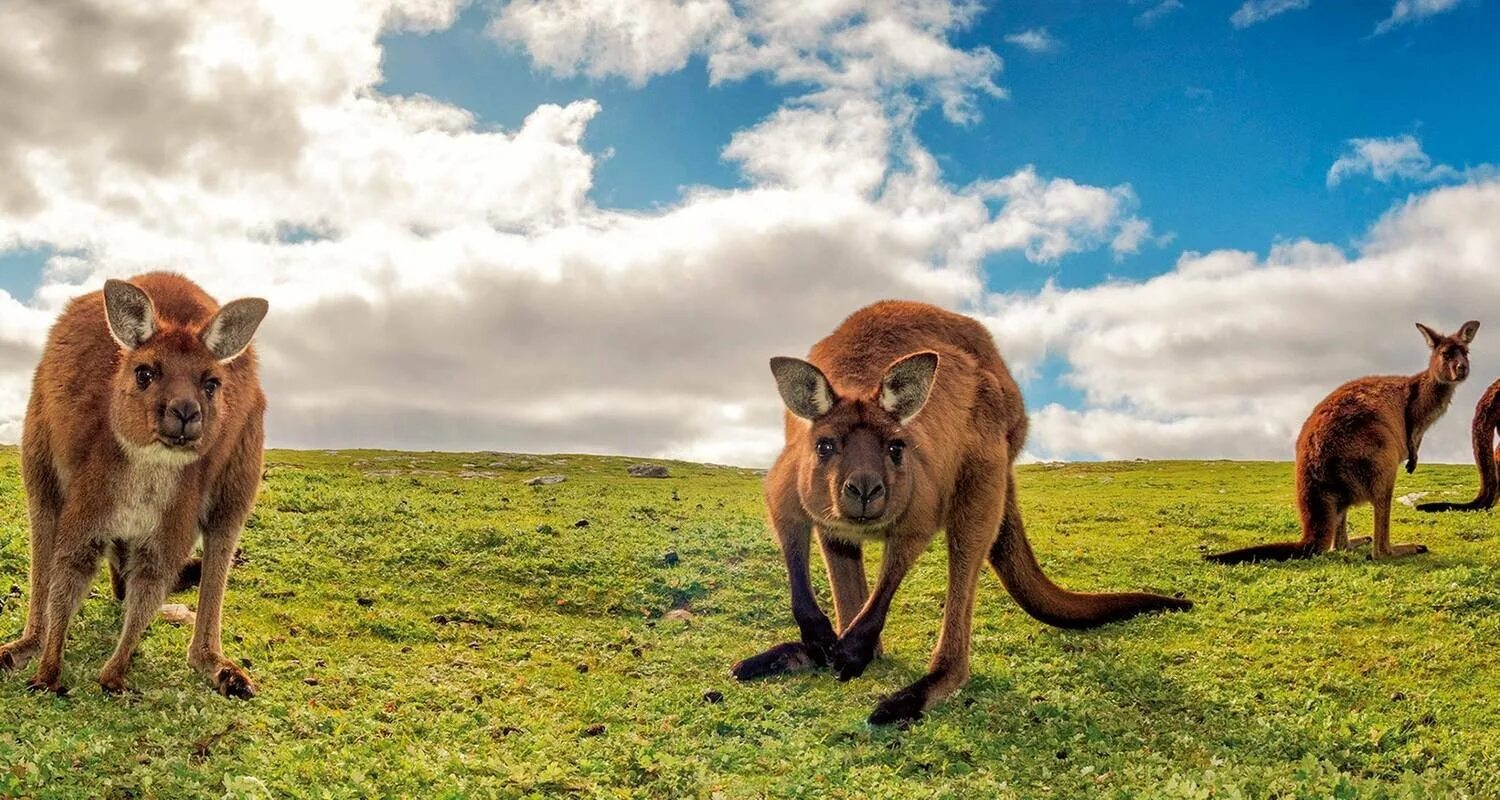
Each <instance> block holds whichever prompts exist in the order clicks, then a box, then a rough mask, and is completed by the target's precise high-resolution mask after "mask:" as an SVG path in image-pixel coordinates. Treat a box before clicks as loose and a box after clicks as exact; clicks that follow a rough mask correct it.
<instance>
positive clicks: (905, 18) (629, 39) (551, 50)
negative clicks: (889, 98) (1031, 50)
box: [489, 0, 1005, 122]
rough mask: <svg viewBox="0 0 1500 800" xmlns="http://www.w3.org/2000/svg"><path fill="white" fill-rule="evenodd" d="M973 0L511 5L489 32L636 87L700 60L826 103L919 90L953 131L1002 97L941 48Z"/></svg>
mask: <svg viewBox="0 0 1500 800" xmlns="http://www.w3.org/2000/svg"><path fill="white" fill-rule="evenodd" d="M980 10H981V8H980V4H979V3H978V2H976V1H975V0H936V1H935V2H923V3H912V2H838V3H804V2H797V1H794V0H776V2H768V3H756V4H744V5H739V6H735V5H731V4H730V3H728V2H726V1H725V0H648V1H647V2H624V1H622V0H566V1H565V2H551V1H550V0H512V2H509V3H507V4H506V5H505V6H504V7H503V8H502V9H501V11H500V14H499V15H498V16H497V17H496V18H495V20H494V22H493V24H491V25H490V28H489V31H490V34H491V35H492V36H494V37H495V38H496V39H498V40H500V41H502V42H505V43H508V44H511V45H514V46H517V47H520V48H522V49H524V50H525V52H527V53H528V54H529V55H530V56H531V57H532V58H533V60H534V61H535V62H536V63H537V64H538V65H539V66H541V67H544V68H546V69H549V70H551V71H553V72H557V73H559V74H562V75H572V74H576V73H579V72H582V73H584V74H587V75H592V76H594V77H605V76H609V75H618V76H622V77H624V78H627V79H628V80H631V81H633V82H635V83H642V82H644V81H646V80H647V79H649V78H651V77H652V76H654V75H659V74H662V73H664V72H670V71H673V70H676V69H680V68H681V67H682V66H683V64H685V63H686V62H687V59H688V58H689V57H691V56H693V55H702V56H705V57H706V59H707V62H708V68H709V76H710V78H711V80H712V81H714V82H716V83H717V82H722V81H735V80H742V79H744V78H747V77H749V76H751V75H756V74H763V75H766V76H768V77H769V78H770V79H771V80H773V81H776V82H778V83H782V84H796V85H811V86H815V87H818V90H819V92H820V94H821V95H823V96H824V97H831V98H834V99H836V100H842V99H846V98H847V97H848V96H850V95H857V96H877V95H889V94H891V93H900V92H904V91H908V90H914V89H916V90H920V91H922V92H924V93H926V94H928V95H930V96H932V97H934V98H936V99H937V100H938V101H939V102H940V103H941V104H942V108H943V111H944V113H945V114H947V116H948V117H949V118H950V119H952V120H955V121H960V122H963V121H971V120H973V119H975V118H976V115H977V111H976V110H975V105H974V103H975V100H976V98H977V97H981V96H989V97H1003V96H1004V95H1005V93H1004V91H1003V90H1002V89H1001V88H1000V86H999V85H998V84H996V83H995V78H996V76H997V75H998V74H999V72H1000V68H1001V64H1002V62H1001V60H1000V57H999V56H997V55H995V54H994V52H992V51H991V50H989V49H988V48H985V47H975V48H969V49H965V48H960V47H956V46H954V45H953V44H951V43H950V42H949V40H948V37H949V36H950V35H951V34H952V33H953V32H955V31H957V30H961V29H963V28H966V27H967V26H969V25H970V24H971V23H972V22H973V21H974V19H975V18H976V17H977V16H978V14H979V12H980Z"/></svg>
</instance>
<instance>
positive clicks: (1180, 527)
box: [0, 449, 1500, 798]
mask: <svg viewBox="0 0 1500 800" xmlns="http://www.w3.org/2000/svg"><path fill="white" fill-rule="evenodd" d="M267 462H268V467H269V468H268V477H267V480H266V482H265V484H264V486H263V490H262V495H261V498H260V502H259V504H258V506H257V509H256V511H255V514H254V517H253V518H252V520H251V523H250V527H249V529H248V530H247V531H246V532H245V536H244V540H243V547H244V551H245V557H246V559H247V562H246V563H245V564H244V565H243V566H241V567H239V568H237V569H236V571H235V572H234V573H233V575H232V578H231V585H230V591H229V598H228V609H227V612H226V618H225V634H226V636H225V639H226V648H227V650H228V654H229V655H230V657H232V658H241V659H245V660H248V661H249V663H250V665H251V672H252V674H253V675H254V676H255V677H256V679H257V680H258V681H259V682H260V688H261V695H260V696H259V697H258V698H256V699H255V700H253V701H250V702H248V703H246V702H236V701H230V700H226V699H223V698H220V697H218V696H216V695H214V694H213V693H212V691H211V690H210V689H209V688H208V686H207V685H206V683H204V682H203V681H202V680H200V679H199V678H198V676H197V675H196V674H195V673H193V672H191V671H190V670H189V669H188V667H187V666H186V664H185V662H184V653H185V649H186V646H187V640H188V636H189V631H188V630H187V629H184V628H178V627H173V626H171V625H168V624H166V623H161V622H158V623H157V624H156V625H153V626H152V628H151V630H150V631H149V632H148V634H147V636H146V639H145V641H144V643H143V644H142V646H141V649H140V652H139V654H138V656H137V659H136V663H135V666H134V668H133V670H132V672H131V674H130V680H131V682H132V687H133V688H134V689H135V690H137V691H136V693H135V694H132V695H129V696H126V697H123V698H108V697H105V696H103V695H101V694H100V693H99V692H98V691H97V689H96V686H95V683H94V676H95V675H96V673H97V671H98V669H99V667H100V665H101V664H102V662H103V661H104V659H105V658H106V656H107V655H108V652H109V650H110V648H111V647H112V646H113V641H114V637H115V633H116V631H117V629H118V608H117V607H116V606H115V604H114V603H113V602H111V601H108V600H107V599H106V597H107V591H106V587H105V585H104V582H103V580H102V578H101V580H100V582H99V584H98V586H97V590H96V592H95V597H93V598H92V599H90V600H89V601H88V602H86V603H85V605H84V609H83V612H82V615H81V618H80V620H79V623H78V624H76V625H75V628H74V631H75V633H74V636H73V638H72V641H71V643H70V647H69V650H68V665H67V667H66V669H65V672H64V675H65V679H66V680H67V681H68V682H69V684H70V685H71V686H72V687H73V688H74V691H73V694H72V696H70V697H67V698H63V699H57V698H52V697H39V696H33V695H30V694H28V693H27V692H26V691H25V688H24V684H25V676H24V675H0V796H34V797H80V796H102V797H188V796H191V797H211V796H212V797H216V796H231V797H258V796H278V797H281V796H287V797H356V796H404V797H489V796H499V797H519V796H535V797H551V796H557V795H583V796H601V797H630V796H639V797H674V798H675V797H694V796H719V797H759V796H791V797H893V798H894V797H899V798H912V797H979V796H985V797H1151V798H1155V797H1242V796H1243V797H1271V796H1275V797H1308V798H1314V797H1316V798H1325V797H1433V796H1454V797H1463V796H1469V797H1497V796H1500V751H1497V749H1496V747H1495V739H1494V735H1495V731H1496V730H1500V665H1497V658H1496V654H1497V652H1500V553H1497V552H1496V549H1495V547H1496V544H1497V541H1500V540H1497V537H1496V531H1497V523H1496V521H1495V518H1494V517H1492V516H1491V515H1490V514H1487V513H1485V514H1468V515H1463V514H1447V515H1437V516H1432V515H1421V514H1418V513H1416V512H1414V511H1412V510H1411V509H1410V508H1407V507H1406V506H1404V505H1398V506H1397V507H1396V511H1395V514H1394V523H1393V524H1394V528H1395V531H1396V536H1395V538H1396V540H1397V541H1411V540H1420V541H1423V542H1425V543H1426V544H1427V545H1429V546H1430V547H1431V548H1432V550H1433V552H1432V553H1430V554H1428V555H1425V556H1419V557H1416V558H1413V559H1407V560H1402V561H1397V562H1389V563H1374V562H1371V561H1368V560H1367V559H1365V558H1364V556H1363V555H1362V554H1359V555H1355V554H1341V555H1335V556H1328V557H1322V558H1319V559H1316V560H1314V561H1311V562H1306V563H1299V564H1291V565H1275V566H1248V567H1233V568H1223V567H1215V566H1212V565H1207V564H1204V563H1202V562H1200V561H1199V559H1198V556H1199V554H1200V553H1201V552H1203V551H1205V549H1218V548H1221V547H1225V546H1228V545H1241V544H1250V543H1254V542H1258V541H1267V540H1269V539H1271V538H1278V537H1279V538H1290V537H1293V536H1294V535H1295V532H1296V517H1295V514H1294V512H1293V509H1292V495H1291V467H1290V465H1288V464H1261V463H1253V464H1252V463H1233V462H1214V463H1208V462H1191V463H1185V462H1175V463H1174V462H1151V463H1144V462H1141V463H1118V464H1087V465H1063V466H1032V467H1026V468H1024V469H1022V471H1021V475H1020V483H1021V498H1022V502H1023V505H1024V506H1025V511H1026V517H1027V522H1028V527H1029V529H1030V533H1031V536H1032V539H1033V542H1034V544H1035V547H1036V549H1037V551H1038V555H1039V557H1040V558H1041V560H1042V563H1043V565H1044V567H1045V568H1046V569H1047V570H1048V572H1049V573H1050V574H1051V575H1052V576H1053V577H1054V578H1055V579H1056V580H1058V581H1059V582H1060V583H1063V584H1064V585H1066V586H1069V587H1071V588H1076V589H1103V588H1117V589H1120V588H1149V589H1155V590H1159V591H1167V592H1173V591H1182V592H1185V593H1186V594H1187V595H1188V596H1189V597H1192V598H1193V599H1194V600H1196V601H1197V602H1198V607H1197V609H1196V610H1194V611H1193V612H1191V613H1189V614H1175V615H1169V616H1162V617H1155V618H1148V619H1141V620H1136V621H1132V622H1128V623H1125V624H1118V625H1113V626H1109V627H1106V628H1104V629H1101V630H1096V631H1089V632H1066V631H1060V630H1055V629H1051V628H1047V627H1045V626H1043V625H1041V624H1039V623H1037V622H1035V621H1033V620H1032V619H1030V618H1029V617H1027V616H1025V615H1024V614H1023V613H1021V612H1020V611H1019V610H1018V609H1017V608H1016V606H1015V604H1014V603H1012V602H1011V601H1010V599H1009V598H1008V597H1007V596H1006V595H1005V592H1004V591H1003V589H1002V588H1001V587H1000V585H999V581H998V580H997V579H995V577H994V576H993V574H987V575H986V577H985V578H984V580H983V584H982V586H981V590H980V604H979V613H978V616H977V620H976V626H975V645H974V648H975V650H974V680H973V682H972V683H971V684H970V685H969V687H968V688H967V689H965V690H964V691H963V692H962V693H961V694H960V695H959V696H958V697H957V698H955V699H954V700H953V701H950V702H949V703H947V704H945V705H943V706H941V707H939V708H937V709H935V710H934V711H933V712H931V713H930V714H929V716H928V717H927V718H926V719H925V720H924V721H923V722H922V723H920V724H918V725H916V726H914V727H913V728H911V729H910V730H908V731H905V732H901V731H896V730H888V729H871V728H869V727H867V726H866V725H865V723H864V719H865V716H866V714H867V713H868V712H869V710H870V709H871V707H872V706H873V704H874V703H875V701H876V700H877V699H878V698H879V697H880V696H881V695H882V694H883V693H885V692H888V691H890V690H893V689H895V688H897V687H899V686H901V685H903V684H905V683H906V682H908V681H910V680H911V679H913V678H915V677H916V676H917V675H918V674H920V672H921V670H922V669H923V668H924V666H925V663H926V659H927V656H928V652H929V650H930V648H931V647H932V645H933V643H934V642H935V640H936V635H937V627H938V620H939V615H940V613H941V612H940V609H939V604H940V602H941V597H942V582H943V576H944V563H943V562H944V555H943V552H942V549H941V546H940V545H937V546H934V548H933V551H932V552H930V553H928V554H927V556H926V557H925V558H924V560H923V561H922V562H921V563H920V564H919V565H918V567H917V569H916V570H915V571H914V573H913V575H912V577H911V578H910V579H909V580H908V581H907V583H906V585H905V586H904V587H903V589H902V591H901V593H900V594H899V595H898V596H897V600H896V603H895V606H894V609H893V612H892V617H891V624H890V626H889V628H888V629H887V633H886V639H885V647H886V651H887V654H886V656H885V657H884V658H883V659H881V660H880V661H878V662H876V664H874V665H873V666H872V667H871V669H870V670H869V672H867V673H866V675H865V676H864V677H863V678H861V679H859V680H856V681H854V682H851V683H849V684H842V685H841V684H838V683H836V682H835V681H834V680H833V678H832V677H831V676H829V675H827V674H821V673H815V674H804V675H799V676H793V677H788V678H784V679H777V680H771V681H767V682H762V683H758V684H752V685H738V684H736V683H734V682H733V681H732V680H730V679H729V678H728V676H727V670H728V667H729V665H730V664H731V663H732V662H734V661H735V660H737V659H738V658H741V657H743V656H745V655H749V654H751V653H753V652H756V651H758V650H759V649H761V648H763V647H765V646H767V645H770V644H772V643H775V642H778V641H783V640H786V639H789V638H793V637H794V636H795V627H794V626H793V624H792V621H791V618H790V614H789V612H788V610H787V603H788V601H787V589H786V581H785V578H784V575H783V573H782V568H781V566H780V562H779V558H778V556H777V555H776V550H775V547H774V545H773V544H772V541H771V539H770V538H769V537H768V535H767V533H766V529H765V524H764V522H763V518H762V511H761V507H760V494H759V480H760V478H759V475H757V474H756V473H754V472H752V471H749V470H740V469H730V468H716V467H708V466H701V465H693V464H681V463H669V462H662V463H668V464H669V466H670V468H671V472H672V475H671V477H669V478H666V479H641V478H632V477H628V476H627V475H626V474H625V468H626V466H628V465H629V464H631V463H635V462H634V461H633V460H630V459H614V458H597V457H588V456H514V455H497V454H468V455H447V454H443V455H436V454H417V453H382V452H356V451H346V452H339V453H318V452H285V451H275V452H271V453H269V454H268V457H267ZM543 474H562V475H566V476H567V477H568V480H567V482H565V483H561V484H557V485H552V486H539V487H530V486H526V485H523V483H522V481H523V480H525V479H526V478H529V477H533V476H536V475H543ZM1473 487H1474V478H1473V473H1472V469H1470V468H1461V467H1430V466H1423V467H1422V468H1421V469H1419V470H1418V473H1417V474H1416V475H1414V476H1403V477H1402V480H1401V484H1400V486H1399V487H1398V494H1405V493H1407V492H1414V491H1429V492H1433V493H1435V494H1445V493H1446V494H1447V495H1450V496H1452V497H1463V498H1464V499H1467V497H1468V496H1470V495H1471V494H1472V492H1473ZM1352 524H1353V528H1354V530H1355V531H1356V532H1357V533H1358V532H1368V529H1369V527H1370V515H1369V511H1368V509H1365V510H1362V511H1361V512H1358V513H1355V514H1354V515H1353V517H1352ZM669 554H675V557H674V556H672V555H669ZM874 555H876V553H872V554H871V556H872V557H873V556H874ZM26 563H27V544H26V527H25V513H24V502H23V495H22V491H21V486H20V476H19V471H18V464H17V457H16V453H15V451H14V449H0V635H4V636H5V637H6V638H7V639H8V638H10V637H11V636H13V635H14V634H16V633H18V632H19V631H20V628H21V623H22V616H23V612H24V597H23V594H24V592H23V588H24V586H25V582H26V581H25V572H26ZM12 584H14V587H15V588H11V587H12ZM819 585H820V586H822V585H823V582H822V581H821V579H820V580H819ZM7 589H9V594H7V593H6V592H7ZM177 600H178V601H180V602H187V603H190V604H191V603H192V602H193V598H192V596H191V595H182V596H180V597H178V598H177ZM825 602H826V597H825ZM679 610H681V611H685V612H686V614H681V613H672V612H674V611H679Z"/></svg>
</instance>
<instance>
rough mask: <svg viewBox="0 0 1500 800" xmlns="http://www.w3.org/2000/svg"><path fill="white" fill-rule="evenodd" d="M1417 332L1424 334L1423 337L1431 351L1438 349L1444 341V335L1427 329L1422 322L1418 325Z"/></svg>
mask: <svg viewBox="0 0 1500 800" xmlns="http://www.w3.org/2000/svg"><path fill="white" fill-rule="evenodd" d="M1417 330H1419V331H1421V332H1422V337H1423V338H1425V339H1426V340H1427V347H1428V348H1429V349H1431V348H1433V347H1437V346H1438V342H1441V341H1442V340H1443V335H1442V334H1441V333H1438V332H1437V331H1435V330H1433V329H1431V328H1429V327H1427V326H1426V325H1423V324H1422V323H1420V322H1418V323H1417Z"/></svg>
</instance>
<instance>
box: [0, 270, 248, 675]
mask: <svg viewBox="0 0 1500 800" xmlns="http://www.w3.org/2000/svg"><path fill="white" fill-rule="evenodd" d="M266 309H267V305H266V301H264V300H260V299H255V298H250V299H244V300H236V301H234V302H232V303H229V304H227V305H225V306H224V307H223V308H220V307H219V306H218V304H217V303H215V302H214V301H213V299H212V298H210V297H209V296H208V295H207V294H205V293H204V292H203V290H202V289H200V288H198V287H197V286H196V285H194V284H193V283H192V282H190V281H188V280H187V279H186V278H183V277H181V276H178V275H171V274H166V273H152V274H149V275H142V276H140V277H138V278H134V279H132V280H131V281H130V282H129V283H126V282H124V281H114V280H112V281H108V282H107V283H105V285H104V291H102V292H94V293H92V294H88V295H84V296H83V297H80V298H78V299H76V300H74V301H73V302H72V303H70V304H69V305H68V307H67V308H66V309H65V310H64V311H63V313H62V316H61V317H59V318H58V320H57V323H56V324H55V325H53V327H52V331H51V333H50V335H49V336H48V339H47V344H46V349H45V350H44V351H43V353H42V361H41V364H40V365H39V366H38V367H37V370H36V377H35V380H34V383H33V386H32V392H31V401H30V404H29V405H28V407H27V411H26V424H25V428H24V431H23V433H22V437H21V467H22V472H23V477H24V480H25V484H26V493H27V501H28V507H29V511H30V516H31V595H30V598H29V606H28V608H27V613H26V629H25V632H23V633H22V634H21V638H19V639H17V640H16V641H14V642H11V643H9V644H7V645H5V646H4V647H0V668H4V669H19V668H21V667H22V666H24V665H25V664H26V663H27V662H28V661H30V660H31V659H32V657H33V656H35V655H37V653H38V651H40V654H41V661H40V663H39V664H38V666H37V671H36V675H35V677H33V678H32V680H31V688H33V689H36V690H44V691H50V692H56V693H63V692H64V691H65V689H64V687H63V685H62V682H61V674H62V657H63V645H64V643H65V642H66V640H67V636H68V625H69V623H70V622H71V621H72V619H73V617H74V616H75V615H76V614H77V613H78V607H79V605H80V604H81V603H82V601H83V598H84V596H85V595H86V594H87V593H88V589H89V584H90V582H91V581H92V579H93V576H94V574H95V573H96V572H97V571H98V567H99V560H100V558H101V556H103V555H105V554H106V553H108V555H109V559H110V564H111V568H112V570H113V572H114V573H115V581H114V582H115V585H116V587H117V591H118V589H119V588H123V593H122V594H123V599H124V619H123V623H122V625H121V630H120V641H119V646H118V647H116V649H115V652H114V655H113V656H111V657H110V659H109V661H108V662H107V663H105V665H104V668H103V670H102V671H101V672H100V673H99V683H100V685H101V686H102V687H103V688H104V689H105V691H109V692H118V691H122V690H123V689H124V688H125V672H126V670H127V668H128V667H129V666H130V657H131V654H132V653H133V652H134V651H135V648H136V645H137V644H138V643H139V642H140V640H141V636H142V634H143V633H144V632H145V630H146V626H147V624H149V623H150V622H151V620H152V618H154V617H155V616H156V612H157V609H158V608H159V607H160V606H161V602H162V600H163V599H164V598H165V596H166V594H167V590H168V589H169V588H171V587H172V586H173V585H174V584H175V583H176V582H177V581H178V579H179V577H180V575H181V574H182V573H183V572H184V568H183V565H184V564H188V563H189V562H188V557H189V556H190V555H191V553H192V549H193V543H194V541H195V539H197V538H199V537H201V538H202V540H203V559H202V562H201V574H200V575H199V578H200V584H199V590H198V614H197V622H196V625H195V627H194V629H193V641H192V645H191V646H190V647H189V649H188V663H189V664H191V665H192V666H193V667H194V668H196V669H197V670H198V671H200V672H202V673H203V674H204V675H205V676H207V677H208V678H209V680H210V681H211V682H212V683H213V685H214V688H216V689H217V690H218V691H219V692H220V693H222V694H225V695H228V696H231V697H245V698H248V697H252V696H254V694H255V688H254V684H252V683H251V681H250V677H249V676H248V675H246V674H245V672H244V670H242V669H241V668H240V667H239V666H238V665H236V664H234V663H233V662H231V661H230V660H229V659H227V658H225V657H224V653H223V648H222V646H221V644H220V621H221V619H220V618H221V612H222V608H223V606H222V603H223V599H224V589H225V585H226V582H227V580H228V573H229V565H230V561H231V559H232V557H233V554H234V548H235V543H236V541H238V539H239V535H240V529H241V528H242V527H243V526H244V524H245V519H246V517H247V516H248V515H249V513H250V507H251V504H252V503H253V502H254V500H255V493H256V489H257V487H258V486H259V484H260V474H261V442H262V417H263V416H264V413H265V407H266V401H265V396H264V395H263V394H262V393H261V389H260V380H259V378H258V377H257V376H256V367H255V355H254V353H253V352H251V349H250V339H251V337H252V336H253V335H254V334H255V330H256V328H257V327H258V326H259V325H260V322H261V320H262V319H263V318H264V317H265V314H266ZM197 567H198V565H196V564H194V565H192V566H191V567H190V568H189V570H188V571H196V569H197Z"/></svg>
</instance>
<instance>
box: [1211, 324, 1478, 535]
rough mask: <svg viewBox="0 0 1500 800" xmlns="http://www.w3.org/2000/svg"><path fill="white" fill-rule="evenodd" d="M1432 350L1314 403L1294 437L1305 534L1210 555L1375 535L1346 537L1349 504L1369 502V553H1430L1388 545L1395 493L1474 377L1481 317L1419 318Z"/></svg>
mask: <svg viewBox="0 0 1500 800" xmlns="http://www.w3.org/2000/svg"><path fill="white" fill-rule="evenodd" d="M1417 328H1418V329H1420V330H1421V331H1422V335H1423V336H1424V337H1426V339H1427V344H1428V347H1430V348H1431V350H1432V353H1431V356H1430V357H1429V359H1428V363H1427V369H1426V370H1425V371H1423V372H1420V373H1418V374H1416V375H1412V376H1410V377H1402V376H1375V377H1368V378H1359V379H1358V380H1353V381H1350V382H1348V383H1346V384H1344V385H1343V386H1340V387H1339V388H1337V389H1335V390H1334V391H1333V393H1332V394H1330V395H1328V397H1326V398H1324V399H1323V401H1322V402H1321V403H1318V405H1317V407H1316V408H1314V409H1313V412H1312V416H1310V417H1308V418H1307V422H1305V423H1303V425H1302V433H1301V435H1300V436H1298V437H1297V508H1298V511H1299V512H1300V513H1301V517H1302V538H1301V539H1299V540H1298V541H1295V542H1277V543H1274V544H1263V545H1257V546H1255V547H1247V548H1244V549H1241V550H1232V551H1230V552H1227V553H1217V554H1215V555H1210V556H1206V557H1205V558H1207V559H1208V560H1209V561H1215V562H1218V563H1220V564H1239V563H1243V562H1247V561H1283V560H1286V559H1290V558H1309V557H1311V556H1313V555H1316V554H1318V553H1325V552H1328V551H1329V550H1333V549H1347V548H1350V547H1356V546H1359V545H1361V544H1364V543H1365V542H1367V541H1372V540H1371V539H1369V538H1366V537H1361V538H1359V539H1352V540H1351V539H1349V534H1348V523H1347V516H1348V512H1349V509H1350V507H1352V506H1355V505H1359V504H1361V503H1370V504H1371V505H1372V506H1373V507H1374V510H1375V532H1374V538H1373V543H1374V546H1373V547H1372V549H1371V555H1372V556H1373V557H1375V558H1388V557H1390V556H1398V555H1411V554H1414V553H1425V552H1427V547H1426V546H1425V545H1421V544H1397V545H1393V544H1391V543H1390V524H1391V496H1392V495H1393V494H1394V493H1395V489H1396V474H1397V472H1398V470H1399V469H1400V467H1401V462H1402V461H1403V460H1404V461H1405V462H1406V471H1407V472H1411V471H1413V470H1415V469H1416V468H1417V449H1418V448H1419V447H1420V446H1421V444H1422V434H1424V433H1425V432H1426V431H1427V429H1428V428H1429V427H1431V425H1432V423H1434V422H1436V421H1437V419H1438V417H1441V416H1442V415H1443V412H1444V411H1446V410H1448V403H1449V402H1450V401H1451V400H1452V399H1453V392H1454V390H1455V389H1456V388H1457V387H1458V384H1459V383H1461V382H1462V381H1463V380H1464V378H1467V377H1468V375H1469V343H1470V342H1472V341H1473V340H1474V334H1475V332H1477V331H1478V329H1479V323H1478V322H1466V323H1464V326H1463V327H1462V328H1460V329H1459V332H1458V333H1455V334H1453V335H1452V336H1442V335H1440V334H1438V333H1437V332H1435V331H1433V330H1432V329H1431V328H1428V327H1427V326H1425V325H1422V324H1421V323H1418V324H1417Z"/></svg>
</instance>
